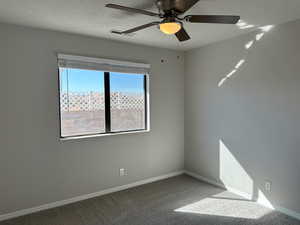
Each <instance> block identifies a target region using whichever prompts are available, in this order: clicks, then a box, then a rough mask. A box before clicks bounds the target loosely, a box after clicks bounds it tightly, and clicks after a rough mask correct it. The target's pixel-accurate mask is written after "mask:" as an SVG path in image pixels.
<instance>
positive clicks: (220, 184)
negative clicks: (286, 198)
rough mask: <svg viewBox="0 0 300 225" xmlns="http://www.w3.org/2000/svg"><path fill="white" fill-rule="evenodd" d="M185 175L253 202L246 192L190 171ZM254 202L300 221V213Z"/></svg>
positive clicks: (267, 203) (257, 201) (258, 201)
mask: <svg viewBox="0 0 300 225" xmlns="http://www.w3.org/2000/svg"><path fill="white" fill-rule="evenodd" d="M184 173H185V174H187V175H189V176H191V177H194V178H196V179H198V180H201V181H203V182H206V183H209V184H211V185H214V186H217V187H220V188H222V189H225V190H228V191H229V192H232V193H234V194H236V195H239V196H241V197H244V198H246V199H249V200H252V196H251V195H250V194H248V193H245V192H243V191H240V190H237V189H236V188H232V187H229V186H226V185H224V184H222V183H220V182H218V181H215V180H212V179H209V178H206V177H204V176H201V175H199V174H196V173H194V172H190V171H186V170H185V171H184ZM253 201H255V202H256V203H257V204H260V205H262V206H265V207H267V208H270V209H273V210H276V211H279V212H281V213H283V214H285V215H288V216H290V217H293V218H295V219H298V220H300V213H298V212H295V211H293V210H290V209H287V208H284V207H281V206H276V205H270V203H269V202H268V201H265V199H264V198H258V199H254V200H253Z"/></svg>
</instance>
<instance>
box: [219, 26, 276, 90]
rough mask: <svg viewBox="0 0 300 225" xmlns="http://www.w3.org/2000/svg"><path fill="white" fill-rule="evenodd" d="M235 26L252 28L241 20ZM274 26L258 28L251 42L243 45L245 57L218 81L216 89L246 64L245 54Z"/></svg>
mask: <svg viewBox="0 0 300 225" xmlns="http://www.w3.org/2000/svg"><path fill="white" fill-rule="evenodd" d="M237 26H238V27H239V28H240V29H246V28H247V27H248V28H251V27H254V25H248V24H247V23H246V22H245V21H243V20H240V21H239V22H238V23H237ZM274 27H275V26H274V25H267V26H262V27H259V30H260V32H259V33H257V34H255V37H254V38H253V40H251V41H248V42H247V43H246V44H245V49H246V50H247V53H246V55H245V58H244V59H241V60H240V61H239V62H238V63H237V65H236V66H235V69H233V70H232V71H231V72H230V73H229V74H227V75H226V76H225V77H223V78H221V80H220V81H219V83H218V87H221V86H222V85H223V84H224V83H225V82H226V81H227V80H228V79H229V78H230V77H231V76H232V75H233V74H235V73H236V72H238V70H239V69H240V67H241V66H242V65H243V64H244V63H245V62H246V59H247V57H246V56H247V54H248V52H249V50H250V49H251V48H252V47H254V45H255V44H256V42H258V41H260V40H261V39H262V38H263V37H264V36H265V34H266V33H267V32H269V31H270V30H271V29H273V28H274Z"/></svg>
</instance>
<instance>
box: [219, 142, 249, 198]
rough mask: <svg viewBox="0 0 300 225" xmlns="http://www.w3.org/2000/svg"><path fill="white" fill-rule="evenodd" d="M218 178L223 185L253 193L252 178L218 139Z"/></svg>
mask: <svg viewBox="0 0 300 225" xmlns="http://www.w3.org/2000/svg"><path fill="white" fill-rule="evenodd" d="M219 151H220V152H219V155H220V156H219V157H220V159H219V160H220V162H219V164H220V180H221V181H222V182H223V183H224V185H225V186H228V187H231V188H236V189H238V190H243V191H244V192H246V193H247V194H249V195H250V196H252V195H253V180H252V179H251V177H250V176H249V175H248V173H247V172H246V170H245V169H244V168H243V166H242V165H241V164H240V163H239V161H238V160H237V159H236V158H235V156H234V155H233V154H232V153H231V152H230V150H229V149H228V147H227V146H226V145H225V144H224V142H223V140H219Z"/></svg>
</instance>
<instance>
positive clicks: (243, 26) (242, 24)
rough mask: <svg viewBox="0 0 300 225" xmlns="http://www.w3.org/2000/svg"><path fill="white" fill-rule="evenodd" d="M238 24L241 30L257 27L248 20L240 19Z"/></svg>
mask: <svg viewBox="0 0 300 225" xmlns="http://www.w3.org/2000/svg"><path fill="white" fill-rule="evenodd" d="M236 26H237V27H238V28H239V29H241V30H245V29H250V28H253V27H255V26H254V25H253V24H248V23H247V22H246V21H244V20H240V21H239V22H238V23H237V24H236Z"/></svg>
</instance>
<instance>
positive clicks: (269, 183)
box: [265, 181, 272, 192]
mask: <svg viewBox="0 0 300 225" xmlns="http://www.w3.org/2000/svg"><path fill="white" fill-rule="evenodd" d="M271 187H272V182H271V181H266V182H265V190H266V191H267V192H271Z"/></svg>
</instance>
